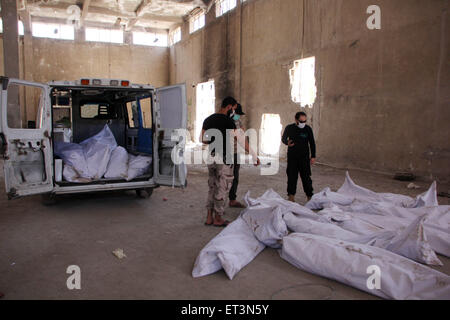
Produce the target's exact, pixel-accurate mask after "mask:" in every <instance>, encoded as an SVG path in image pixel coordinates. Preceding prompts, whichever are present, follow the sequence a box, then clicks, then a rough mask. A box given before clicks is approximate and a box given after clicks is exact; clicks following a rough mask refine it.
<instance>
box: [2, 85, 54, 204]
mask: <svg viewBox="0 0 450 320" xmlns="http://www.w3.org/2000/svg"><path fill="white" fill-rule="evenodd" d="M0 81H1V85H2V90H1V94H0V144H1V147H0V155H1V156H3V159H4V161H3V167H4V174H5V185H6V193H7V194H8V198H9V199H13V198H17V197H21V196H26V195H32V194H40V193H47V192H50V191H52V189H53V150H52V145H51V141H50V140H51V116H50V112H51V110H50V108H51V106H50V87H49V86H47V85H44V84H40V83H35V82H28V81H22V80H17V79H9V78H5V77H0ZM21 106H25V107H23V108H22V107H21ZM19 108H20V109H21V110H20V112H21V113H25V112H27V111H28V112H29V111H30V109H31V108H33V109H34V110H35V111H36V114H37V117H36V122H35V124H33V127H35V128H30V129H29V128H27V127H28V125H27V124H25V123H22V124H21V123H20V122H21V121H20V119H17V120H16V121H13V120H12V119H13V118H14V115H18V114H19V112H18V109H19ZM23 118H24V117H23ZM32 123H34V122H32Z"/></svg>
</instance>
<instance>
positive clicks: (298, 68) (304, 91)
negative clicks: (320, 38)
mask: <svg viewBox="0 0 450 320" xmlns="http://www.w3.org/2000/svg"><path fill="white" fill-rule="evenodd" d="M315 62H316V58H315V57H309V58H304V59H300V60H295V61H294V66H293V67H292V69H290V70H289V78H290V80H291V99H292V101H293V102H295V103H299V104H300V106H301V107H306V106H309V107H310V108H312V107H313V104H314V101H315V100H316V95H317V88H316V78H315Z"/></svg>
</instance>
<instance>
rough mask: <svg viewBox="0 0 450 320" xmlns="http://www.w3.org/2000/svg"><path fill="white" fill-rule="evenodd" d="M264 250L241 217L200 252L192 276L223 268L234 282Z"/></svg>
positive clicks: (263, 246) (204, 274) (200, 275)
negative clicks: (237, 275) (240, 272)
mask: <svg viewBox="0 0 450 320" xmlns="http://www.w3.org/2000/svg"><path fill="white" fill-rule="evenodd" d="M264 248H265V245H264V244H262V243H261V242H259V241H258V239H256V237H255V236H254V234H253V232H252V230H250V228H249V226H248V225H247V223H246V222H245V221H244V220H242V218H241V217H239V218H237V219H236V220H235V221H233V222H232V223H231V224H230V225H228V226H227V227H226V228H225V229H224V230H223V231H222V232H221V233H219V234H218V235H217V236H216V237H214V238H213V239H212V240H211V241H210V242H209V243H208V244H207V245H206V246H205V247H204V248H203V249H202V251H200V254H199V255H198V257H197V259H196V260H195V263H194V269H193V270H192V276H193V277H194V278H197V277H202V276H206V275H209V274H212V273H215V272H217V271H219V270H221V269H222V268H223V269H224V270H225V272H226V274H227V276H228V278H229V279H230V280H232V279H233V278H234V276H235V275H236V274H237V273H238V272H239V270H241V269H242V268H243V267H245V266H246V265H247V264H248V263H249V262H250V261H252V260H253V259H254V258H255V257H256V256H257V255H258V254H259V253H260V252H261V251H262V250H263V249H264Z"/></svg>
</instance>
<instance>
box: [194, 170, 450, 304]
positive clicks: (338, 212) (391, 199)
mask: <svg viewBox="0 0 450 320" xmlns="http://www.w3.org/2000/svg"><path fill="white" fill-rule="evenodd" d="M244 200H245V202H246V204H247V209H245V210H243V211H242V212H241V214H240V216H239V217H238V218H237V219H236V220H235V221H234V222H233V223H231V224H230V225H229V226H228V227H227V228H225V229H224V230H223V231H222V232H221V233H220V234H219V235H217V236H216V237H215V238H213V239H212V240H211V241H210V242H209V243H208V244H207V245H206V246H205V248H204V249H203V250H201V252H200V254H199V255H198V257H197V259H196V261H195V264H194V269H193V271H192V275H193V277H201V276H206V275H208V274H212V273H214V272H217V271H219V270H220V269H222V268H223V269H224V270H225V272H226V274H227V275H228V277H229V279H230V280H231V279H233V278H234V277H235V275H236V274H237V273H238V272H239V270H241V269H242V268H243V267H245V266H246V265H247V264H248V263H250V262H251V261H252V260H253V259H254V258H255V257H256V256H257V255H258V254H259V253H260V252H261V251H262V250H264V248H265V247H266V246H269V247H272V248H276V249H279V252H280V256H281V258H283V259H284V260H286V261H288V262H289V263H291V264H293V265H294V266H296V267H298V268H299V269H302V270H304V271H307V272H310V273H313V274H317V275H320V276H323V277H326V278H330V279H334V280H336V281H340V282H342V283H345V284H347V285H350V286H353V287H356V288H358V289H360V290H363V291H366V292H368V293H370V294H374V295H376V296H379V297H382V298H388V299H450V276H447V275H446V274H444V273H441V272H439V271H436V270H434V269H431V268H430V267H428V266H426V265H427V264H428V265H442V262H441V261H440V260H439V259H438V257H437V255H436V252H438V253H440V254H442V255H445V256H447V257H450V228H449V226H450V206H439V204H438V202H437V196H436V183H435V182H433V184H432V185H431V187H430V188H429V190H428V191H426V192H424V193H422V194H420V195H418V196H417V197H416V198H411V197H408V196H404V195H399V194H392V193H376V192H373V191H371V190H369V189H366V188H363V187H361V186H358V185H356V184H355V183H354V182H353V181H352V180H351V178H350V176H349V175H348V172H347V174H346V179H345V182H344V184H343V185H342V186H341V188H340V189H339V190H338V191H337V192H333V191H331V190H330V188H325V189H324V190H322V191H321V192H319V193H317V194H315V195H314V196H313V197H312V199H311V200H310V201H309V202H308V203H307V204H306V205H305V206H301V205H299V204H297V203H293V202H290V201H287V200H285V199H283V198H282V197H281V196H280V195H279V194H277V193H276V192H275V191H273V190H272V189H270V190H268V191H266V192H265V193H264V194H263V195H262V196H261V197H259V198H257V199H253V198H251V197H250V194H249V193H247V195H246V196H245V198H244ZM312 209H315V210H320V211H318V212H317V213H315V212H314V211H312ZM373 266H375V267H378V270H381V275H380V286H379V288H376V289H373V288H371V287H370V286H369V284H368V283H369V282H368V281H369V277H370V275H371V274H370V273H368V270H369V269H368V268H369V267H373Z"/></svg>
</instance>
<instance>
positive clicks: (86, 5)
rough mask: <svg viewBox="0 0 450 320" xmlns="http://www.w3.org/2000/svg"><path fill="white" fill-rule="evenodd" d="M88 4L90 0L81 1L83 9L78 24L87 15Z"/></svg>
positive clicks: (82, 21)
mask: <svg viewBox="0 0 450 320" xmlns="http://www.w3.org/2000/svg"><path fill="white" fill-rule="evenodd" d="M90 4H91V0H84V2H83V11H82V12H81V17H80V26H82V25H83V23H84V19H86V16H87V14H88V11H89V5H90Z"/></svg>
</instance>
